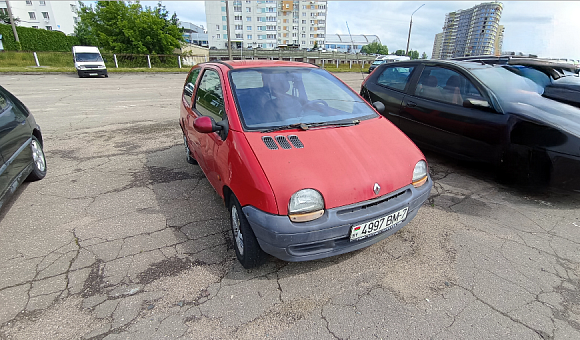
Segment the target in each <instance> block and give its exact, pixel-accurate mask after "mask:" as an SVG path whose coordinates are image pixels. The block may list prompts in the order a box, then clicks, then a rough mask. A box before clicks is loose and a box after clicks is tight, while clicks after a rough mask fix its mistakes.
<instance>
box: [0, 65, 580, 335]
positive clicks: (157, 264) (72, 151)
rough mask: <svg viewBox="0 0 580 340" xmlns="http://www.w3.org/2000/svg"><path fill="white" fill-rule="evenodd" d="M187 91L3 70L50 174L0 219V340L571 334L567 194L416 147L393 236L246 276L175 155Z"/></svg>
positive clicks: (21, 192)
mask: <svg viewBox="0 0 580 340" xmlns="http://www.w3.org/2000/svg"><path fill="white" fill-rule="evenodd" d="M337 75H338V76H339V77H340V78H341V79H343V80H345V81H346V82H347V83H348V84H349V85H351V86H352V87H353V89H354V90H355V91H358V90H359V89H360V83H361V81H362V78H363V76H364V75H361V74H360V73H359V74H357V73H340V74H337ZM184 78H185V75H184V74H135V73H132V74H111V75H110V77H109V78H106V79H105V78H96V79H79V78H77V77H76V75H74V74H70V75H68V74H41V75H11V74H3V75H0V83H1V84H2V86H4V87H5V88H7V89H8V90H9V91H11V92H12V93H14V94H15V95H16V96H17V97H19V98H20V99H21V100H22V101H23V102H24V103H25V104H26V105H27V106H28V108H29V109H30V110H31V111H32V112H33V114H34V116H35V118H36V121H37V122H38V123H39V124H40V126H41V127H42V132H43V135H44V141H45V143H44V144H45V146H44V148H45V153H46V158H47V168H48V174H47V176H46V178H45V179H43V180H42V181H39V182H34V183H27V184H24V185H23V186H21V187H20V188H19V189H18V190H17V192H16V193H15V195H14V196H13V197H12V199H11V200H10V201H9V202H7V204H6V205H5V206H4V207H3V208H2V210H1V211H0V235H1V236H0V306H1V307H0V339H27V340H30V339H99V340H100V339H106V340H116V339H234V338H235V339H264V338H275V339H375V338H377V339H381V338H392V339H427V338H429V339H580V283H579V277H580V209H579V207H580V197H579V195H578V194H573V193H566V192H559V191H558V192H557V191H554V190H548V189H541V190H528V189H525V188H524V189H522V188H519V187H515V186H513V185H510V184H506V183H499V182H498V181H496V180H495V175H494V171H493V169H489V168H487V167H481V166H479V165H473V164H466V163H462V162H457V161H454V160H451V159H448V158H445V157H442V156H439V155H436V154H433V153H429V152H425V155H426V157H427V160H428V161H429V164H430V172H431V176H432V178H433V180H434V182H435V183H434V187H433V190H432V192H431V196H430V198H429V199H428V200H427V202H426V203H425V205H424V206H423V207H422V208H421V209H420V210H419V213H418V215H417V217H416V218H415V219H414V220H412V221H411V222H410V223H409V224H408V225H407V226H405V227H404V228H403V229H402V230H401V231H399V232H398V233H396V234H395V235H393V236H391V237H389V238H387V239H386V240H384V241H382V242H379V243H377V244H375V245H373V246H371V247H368V248H365V249H362V250H360V251H356V252H353V253H349V254H345V255H340V256H336V257H332V258H328V259H324V260H318V261H311V262H302V263H287V262H283V261H280V260H276V259H273V258H270V259H269V260H268V261H267V263H266V264H265V265H263V266H262V267H260V268H257V269H253V270H245V269H243V268H242V267H241V265H240V264H239V263H238V262H237V260H236V258H235V253H234V250H233V248H232V241H231V236H230V230H229V221H228V214H227V211H226V209H225V208H224V206H223V203H222V202H221V200H220V198H219V196H218V195H217V194H216V193H215V192H214V190H213V188H212V187H211V186H210V184H209V182H208V181H207V180H206V179H205V177H204V175H203V173H202V171H201V170H200V169H199V167H197V166H195V165H190V164H188V163H187V162H186V160H185V152H184V147H183V144H182V135H181V131H180V128H179V125H178V116H179V107H178V104H179V101H180V95H181V87H182V85H183V82H184ZM390 147H393V146H387V145H386V146H385V152H389V151H388V150H389V148H390Z"/></svg>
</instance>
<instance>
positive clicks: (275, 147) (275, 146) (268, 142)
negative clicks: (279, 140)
mask: <svg viewBox="0 0 580 340" xmlns="http://www.w3.org/2000/svg"><path fill="white" fill-rule="evenodd" d="M262 141H264V144H266V146H267V147H268V149H270V150H278V144H276V142H275V141H274V138H272V137H270V136H264V137H262Z"/></svg>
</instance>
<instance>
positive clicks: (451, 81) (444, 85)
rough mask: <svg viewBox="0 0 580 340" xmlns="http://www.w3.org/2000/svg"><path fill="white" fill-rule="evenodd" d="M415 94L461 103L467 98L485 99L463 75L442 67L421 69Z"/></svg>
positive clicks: (446, 101) (450, 102) (451, 102)
mask: <svg viewBox="0 0 580 340" xmlns="http://www.w3.org/2000/svg"><path fill="white" fill-rule="evenodd" d="M415 95H416V96H418V97H424V98H428V99H433V100H437V101H441V102H444V103H449V104H456V105H463V101H464V100H465V99H467V98H470V99H479V100H485V99H484V98H483V96H482V95H481V93H480V92H479V91H478V90H477V88H476V87H475V86H474V85H473V84H472V83H471V82H470V81H469V80H468V79H467V78H465V77H464V76H463V75H461V74H459V73H457V72H455V71H452V70H449V69H446V68H442V67H433V66H427V67H425V69H423V73H421V77H420V78H419V82H418V83H417V87H416V88H415Z"/></svg>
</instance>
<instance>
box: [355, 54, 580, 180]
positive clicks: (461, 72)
mask: <svg viewBox="0 0 580 340" xmlns="http://www.w3.org/2000/svg"><path fill="white" fill-rule="evenodd" d="M543 91H544V89H543V88H542V87H541V86H539V85H538V84H536V83H534V82H533V81H531V80H529V79H527V78H524V77H521V76H518V75H516V74H514V73H512V72H510V71H508V70H507V69H505V68H504V67H501V66H490V65H486V64H482V63H475V62H463V61H434V60H415V61H408V62H397V63H389V64H383V65H381V66H379V68H377V69H376V70H375V71H374V72H373V73H372V74H371V75H369V76H368V77H367V78H366V80H365V81H364V82H363V84H362V87H361V95H362V96H363V97H364V98H365V99H366V100H367V101H369V102H370V103H374V102H380V103H382V104H384V106H385V113H384V116H385V117H387V118H388V119H389V120H390V121H391V122H393V124H395V125H396V126H398V127H399V128H400V129H401V130H402V131H403V132H404V133H406V134H407V135H408V136H409V137H410V138H411V139H412V140H413V141H414V142H415V143H417V145H418V146H420V147H423V148H427V149H432V150H435V151H439V152H441V153H445V154H448V155H451V156H454V157H457V158H461V159H468V160H473V161H482V162H489V163H494V164H497V165H500V166H501V167H502V168H503V169H504V170H507V171H508V172H511V173H513V174H516V175H518V176H520V177H522V178H523V177H525V178H529V179H531V180H533V182H535V181H543V182H551V183H553V184H555V185H558V186H563V187H567V188H574V189H575V190H580V177H578V176H577V172H578V171H580V109H578V108H576V107H574V106H571V105H567V104H564V103H561V102H558V101H554V100H552V99H549V98H545V97H542V94H543ZM375 105H376V104H375Z"/></svg>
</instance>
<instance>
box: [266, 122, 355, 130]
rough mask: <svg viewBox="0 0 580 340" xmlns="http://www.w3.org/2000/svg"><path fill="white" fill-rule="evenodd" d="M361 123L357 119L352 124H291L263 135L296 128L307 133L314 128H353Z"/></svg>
mask: <svg viewBox="0 0 580 340" xmlns="http://www.w3.org/2000/svg"><path fill="white" fill-rule="evenodd" d="M359 123H360V120H358V119H355V120H353V121H350V122H342V123H333V122H319V123H296V124H290V125H284V126H278V127H275V128H271V129H268V130H264V131H262V133H267V132H274V131H280V130H289V129H294V128H299V129H301V130H302V131H306V130H308V129H310V128H313V127H323V126H351V125H357V124H359Z"/></svg>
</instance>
